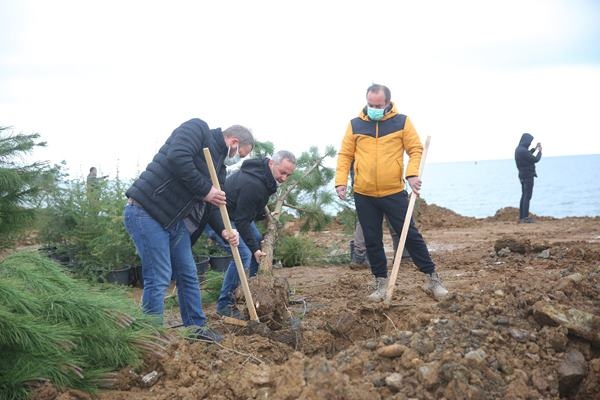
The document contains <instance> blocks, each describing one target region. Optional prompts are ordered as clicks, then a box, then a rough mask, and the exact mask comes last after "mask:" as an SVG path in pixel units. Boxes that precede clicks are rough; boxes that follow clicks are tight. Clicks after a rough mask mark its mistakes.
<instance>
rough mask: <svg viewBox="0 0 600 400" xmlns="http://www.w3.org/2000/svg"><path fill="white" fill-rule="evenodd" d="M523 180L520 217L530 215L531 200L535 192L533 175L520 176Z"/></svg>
mask: <svg viewBox="0 0 600 400" xmlns="http://www.w3.org/2000/svg"><path fill="white" fill-rule="evenodd" d="M519 180H520V181H521V202H520V203H519V219H523V218H527V217H528V216H529V201H530V200H531V195H532V194H533V176H532V177H530V178H519Z"/></svg>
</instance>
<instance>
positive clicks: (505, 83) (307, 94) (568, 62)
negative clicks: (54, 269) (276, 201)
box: [0, 0, 600, 177]
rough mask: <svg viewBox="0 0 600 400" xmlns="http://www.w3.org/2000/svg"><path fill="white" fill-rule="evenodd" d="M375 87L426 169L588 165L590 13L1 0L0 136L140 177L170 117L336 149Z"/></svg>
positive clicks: (576, 8) (594, 132) (595, 41)
mask: <svg viewBox="0 0 600 400" xmlns="http://www.w3.org/2000/svg"><path fill="white" fill-rule="evenodd" d="M373 82H376V83H383V84H386V85H388V86H389V87H390V88H391V90H392V100H394V101H395V102H396V104H397V106H398V109H399V111H400V112H401V113H403V114H407V115H408V116H409V117H410V118H411V119H412V120H413V123H414V125H415V127H416V129H417V131H418V132H419V134H420V135H421V137H422V138H423V139H424V138H425V136H427V135H431V136H432V144H431V149H430V153H429V158H428V161H430V162H444V161H467V160H484V159H505V158H511V157H512V154H513V151H514V148H515V146H516V145H517V143H518V140H519V138H520V136H521V134H522V133H523V132H529V133H531V134H533V135H534V137H535V141H541V142H542V143H543V146H544V154H545V155H547V156H559V155H571V154H593V153H596V154H597V153H600V118H599V114H600V113H599V111H598V110H599V109H600V94H599V93H600V2H596V1H592V0H590V1H582V0H564V1H559V0H538V1H533V0H501V1H465V0H454V1H384V0H379V1H341V2H333V1H331V2H328V1H325V0H320V1H312V0H303V1H296V2H290V1H259V0H255V1H247V0H246V1H224V0H223V1H175V0H170V1H149V0H145V1H131V0H127V1H125V0H120V1H113V0H102V1H85V0H73V1H71V0H54V1H44V0H38V1H36V0H0V126H12V127H13V129H14V132H15V133H32V132H37V133H40V134H41V135H42V138H43V140H45V141H47V142H48V148H47V149H46V150H44V151H41V152H37V153H36V157H38V158H42V159H48V160H50V161H52V162H58V161H60V160H65V161H66V162H67V166H68V167H69V169H70V171H71V173H72V174H73V175H74V176H81V175H85V174H87V171H88V169H89V167H90V166H92V165H95V166H97V167H98V168H99V170H100V172H101V173H103V174H110V175H111V176H114V174H115V172H116V168H117V166H118V167H119V169H120V171H121V175H123V176H125V177H134V176H135V175H136V173H137V172H138V171H140V170H143V169H144V168H145V166H146V164H147V163H148V162H149V161H150V160H151V158H152V156H153V155H154V154H155V153H156V151H157V150H158V148H159V147H160V146H161V145H162V143H163V142H164V141H165V139H166V138H167V137H168V135H169V134H170V133H171V132H172V131H173V129H175V128H176V127H177V126H179V125H180V124H181V123H182V122H184V121H186V120H188V119H190V118H195V117H198V118H201V119H204V120H205V121H207V122H208V124H209V125H210V126H211V127H222V128H225V127H227V126H229V125H231V124H242V125H246V126H248V127H249V128H251V129H252V131H253V132H254V134H255V136H256V138H257V139H258V140H261V141H267V140H268V141H272V142H273V143H274V144H275V147H276V149H288V150H291V151H294V152H296V153H298V154H299V153H300V152H301V151H304V150H307V149H308V148H309V146H311V145H318V146H319V147H320V148H324V146H325V145H333V146H335V147H336V148H339V145H340V143H341V139H342V136H343V134H344V131H345V129H346V125H347V123H348V121H349V120H350V118H352V117H354V116H356V115H357V113H358V112H359V111H360V109H361V107H362V106H363V105H364V102H365V99H364V95H365V90H366V88H367V87H368V86H369V85H370V84H371V83H373Z"/></svg>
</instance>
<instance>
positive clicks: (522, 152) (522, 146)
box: [515, 133, 542, 224]
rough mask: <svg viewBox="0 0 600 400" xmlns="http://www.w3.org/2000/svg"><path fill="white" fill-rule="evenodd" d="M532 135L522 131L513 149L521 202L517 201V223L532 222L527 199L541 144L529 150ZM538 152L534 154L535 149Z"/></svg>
mask: <svg viewBox="0 0 600 400" xmlns="http://www.w3.org/2000/svg"><path fill="white" fill-rule="evenodd" d="M532 141H533V136H531V135H530V134H529V133H524V134H523V135H522V136H521V140H520V141H519V145H518V146H517V148H516V149H515V162H516V164H517V169H518V170H519V181H521V202H520V203H519V223H520V224H521V223H532V222H533V220H532V219H531V218H530V217H529V201H530V200H531V195H532V194H533V179H534V178H535V177H537V174H536V173H535V163H537V162H538V161H540V159H541V158H542V145H541V143H538V144H537V145H536V146H535V148H533V149H531V150H529V146H531V142H532ZM536 150H537V151H538V153H537V154H536V155H535V156H534V155H533V153H534V152H535V151H536Z"/></svg>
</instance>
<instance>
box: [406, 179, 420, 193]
mask: <svg viewBox="0 0 600 400" xmlns="http://www.w3.org/2000/svg"><path fill="white" fill-rule="evenodd" d="M406 180H407V181H408V184H409V185H410V188H411V189H412V191H413V193H414V194H416V195H417V196H418V195H419V192H420V191H421V183H422V182H421V178H419V177H418V176H411V177H410V178H406Z"/></svg>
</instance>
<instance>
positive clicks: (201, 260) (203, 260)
mask: <svg viewBox="0 0 600 400" xmlns="http://www.w3.org/2000/svg"><path fill="white" fill-rule="evenodd" d="M194 258H195V260H194V261H195V262H196V270H197V271H198V280H199V281H200V283H202V282H204V276H205V274H206V271H208V265H209V262H210V257H209V256H204V255H199V256H196V257H194Z"/></svg>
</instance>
